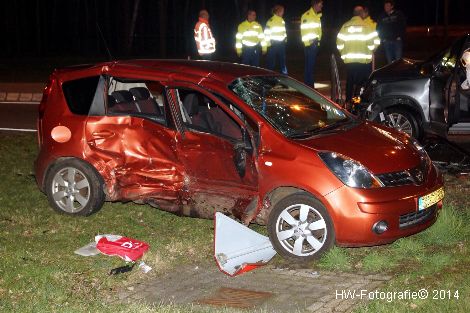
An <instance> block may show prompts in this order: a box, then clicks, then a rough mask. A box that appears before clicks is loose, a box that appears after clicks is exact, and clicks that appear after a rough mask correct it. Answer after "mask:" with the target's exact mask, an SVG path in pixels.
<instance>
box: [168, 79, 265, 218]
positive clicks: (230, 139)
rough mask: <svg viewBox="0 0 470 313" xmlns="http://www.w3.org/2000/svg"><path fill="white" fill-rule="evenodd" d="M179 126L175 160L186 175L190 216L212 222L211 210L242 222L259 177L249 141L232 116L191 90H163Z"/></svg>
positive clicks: (210, 97) (210, 98)
mask: <svg viewBox="0 0 470 313" xmlns="http://www.w3.org/2000/svg"><path fill="white" fill-rule="evenodd" d="M168 94H169V98H170V104H171V106H172V107H174V108H175V113H176V114H177V118H178V119H179V123H180V124H181V125H182V131H181V132H180V134H179V136H178V138H179V139H178V144H177V149H178V157H179V158H180V160H181V161H182V162H183V164H184V167H185V171H186V174H187V175H188V179H189V180H188V182H187V184H186V186H187V188H188V195H189V199H190V201H191V203H190V207H189V208H188V209H189V212H186V213H187V214H189V215H192V216H200V217H205V218H212V217H213V215H214V213H215V212H216V211H218V212H225V213H230V214H233V215H234V216H235V217H237V218H240V219H243V218H244V214H246V212H247V210H248V209H249V207H251V206H250V204H252V205H253V204H254V202H256V201H257V198H256V195H257V190H258V174H257V170H256V166H255V155H254V153H253V148H252V141H251V137H250V135H249V134H248V132H247V130H246V127H245V126H244V124H243V122H242V121H241V120H240V118H239V116H237V115H236V114H235V113H234V111H232V110H231V109H230V108H228V107H227V106H225V105H224V104H223V103H221V102H220V101H219V100H218V98H216V97H215V96H214V95H212V94H211V93H209V92H207V91H205V90H204V89H202V88H199V87H197V86H193V85H178V86H173V87H170V88H169V89H168Z"/></svg>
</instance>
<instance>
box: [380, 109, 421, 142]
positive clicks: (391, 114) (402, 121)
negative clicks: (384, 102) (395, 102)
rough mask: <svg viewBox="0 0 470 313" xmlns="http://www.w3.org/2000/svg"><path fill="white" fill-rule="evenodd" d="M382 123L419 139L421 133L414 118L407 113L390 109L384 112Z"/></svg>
mask: <svg viewBox="0 0 470 313" xmlns="http://www.w3.org/2000/svg"><path fill="white" fill-rule="evenodd" d="M383 123H384V124H385V125H386V126H388V127H391V128H395V129H396V130H398V131H401V132H404V133H406V134H408V135H410V136H411V137H414V138H417V139H419V137H420V134H421V131H420V129H419V125H418V122H417V121H416V118H415V117H414V116H413V115H412V114H411V113H409V112H408V111H405V110H401V109H397V108H391V109H388V110H387V111H386V112H385V121H383Z"/></svg>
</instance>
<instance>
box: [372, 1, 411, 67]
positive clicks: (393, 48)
mask: <svg viewBox="0 0 470 313" xmlns="http://www.w3.org/2000/svg"><path fill="white" fill-rule="evenodd" d="M384 11H385V12H384V13H383V14H382V15H381V16H380V17H379V19H378V20H377V32H378V34H379V37H380V41H381V42H382V44H383V47H384V50H385V56H386V57H387V62H388V63H392V62H393V61H395V60H398V59H401V57H402V56H403V39H404V36H405V31H406V19H405V16H404V15H403V13H401V12H400V11H398V10H395V2H394V1H393V0H385V2H384Z"/></svg>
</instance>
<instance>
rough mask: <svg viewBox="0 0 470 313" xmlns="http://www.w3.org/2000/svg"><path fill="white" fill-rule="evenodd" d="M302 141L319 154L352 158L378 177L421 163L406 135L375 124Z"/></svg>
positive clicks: (301, 141)
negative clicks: (319, 152) (332, 154)
mask: <svg viewBox="0 0 470 313" xmlns="http://www.w3.org/2000/svg"><path fill="white" fill-rule="evenodd" d="M299 142H300V143H301V144H302V145H304V146H306V147H309V148H313V149H315V150H317V151H332V152H336V153H340V154H342V155H345V156H347V157H350V158H351V159H354V160H356V161H358V162H360V163H361V164H362V165H364V166H365V167H367V168H368V169H369V170H370V171H371V172H372V173H374V174H382V173H390V172H398V171H403V170H406V169H411V168H414V167H416V166H418V165H419V163H420V156H419V153H418V151H417V150H416V149H415V148H414V146H413V145H412V144H411V143H410V142H409V139H408V138H407V137H406V135H404V134H402V133H399V132H397V131H395V130H392V129H390V128H385V127H383V126H381V125H378V124H376V123H372V122H363V123H361V124H359V125H358V126H356V127H353V128H350V129H347V130H340V131H337V132H335V133H334V134H332V135H325V136H318V137H311V138H309V139H304V140H299Z"/></svg>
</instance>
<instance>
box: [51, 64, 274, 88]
mask: <svg viewBox="0 0 470 313" xmlns="http://www.w3.org/2000/svg"><path fill="white" fill-rule="evenodd" d="M103 67H108V68H109V69H115V70H124V71H125V70H132V72H133V73H135V71H142V73H145V74H155V75H157V76H161V75H172V77H174V78H175V79H184V80H190V81H193V80H197V81H199V80H200V79H202V78H209V77H210V78H212V79H215V80H218V81H221V82H223V83H227V84H228V83H230V82H232V81H233V80H234V79H235V78H237V77H244V76H260V75H279V73H276V72H273V71H270V70H266V69H263V68H259V67H253V66H247V65H242V64H235V63H228V62H217V61H202V60H184V59H180V60H178V59H175V60H159V59H133V60H120V61H111V62H102V63H96V64H87V65H76V66H70V67H66V68H61V69H58V70H56V73H57V74H66V73H69V72H71V71H77V70H78V71H82V70H84V71H87V70H90V69H96V68H103Z"/></svg>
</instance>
